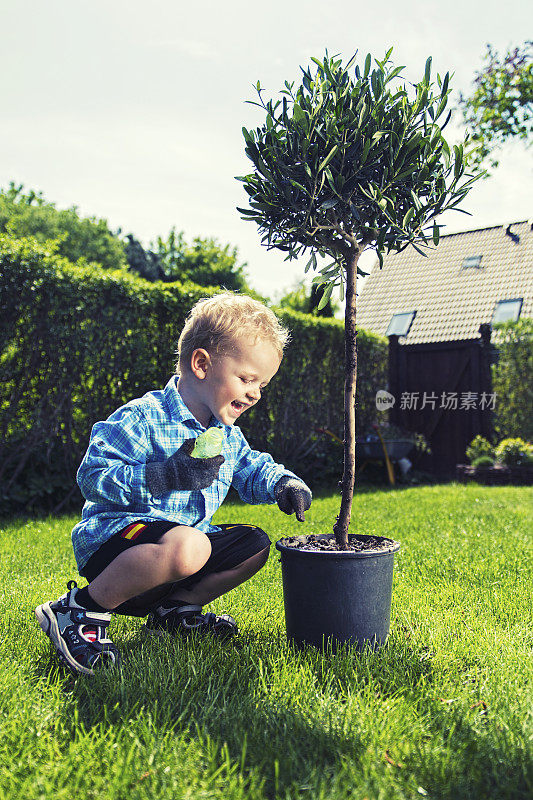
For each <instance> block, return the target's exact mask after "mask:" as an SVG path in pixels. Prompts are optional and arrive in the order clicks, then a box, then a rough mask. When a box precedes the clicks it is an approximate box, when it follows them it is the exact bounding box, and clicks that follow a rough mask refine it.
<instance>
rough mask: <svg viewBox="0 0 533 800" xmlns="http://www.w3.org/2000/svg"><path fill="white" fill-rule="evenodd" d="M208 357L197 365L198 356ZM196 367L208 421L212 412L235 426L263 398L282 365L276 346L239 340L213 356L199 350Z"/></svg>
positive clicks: (198, 392)
mask: <svg viewBox="0 0 533 800" xmlns="http://www.w3.org/2000/svg"><path fill="white" fill-rule="evenodd" d="M197 354H205V357H203V361H202V358H198V356H197V363H195V355H197ZM191 361H192V364H191V366H192V368H193V372H194V374H195V375H196V377H197V378H200V380H199V381H198V382H197V389H198V391H197V396H198V399H201V401H202V403H203V405H204V406H205V411H204V413H203V415H202V416H203V417H204V419H201V418H200V422H202V423H203V424H204V425H207V424H208V423H209V419H210V416H211V413H212V414H214V415H215V417H216V418H217V419H218V420H220V422H222V423H223V424H224V425H233V423H234V422H235V421H236V420H237V419H238V418H239V417H240V415H241V414H242V413H243V412H244V411H246V409H247V408H251V406H253V405H255V404H256V403H257V402H258V401H259V400H260V399H261V389H263V388H264V387H265V386H266V385H267V383H269V381H270V380H271V379H272V378H273V377H274V375H275V374H276V372H277V371H278V369H279V365H280V363H281V360H280V357H279V356H278V353H277V351H276V349H275V347H274V346H273V345H272V344H270V342H267V341H261V340H258V341H257V342H256V343H255V344H250V343H249V342H247V341H246V339H244V338H242V339H237V340H236V341H235V342H234V343H233V346H232V347H231V349H230V350H229V351H228V352H226V353H224V354H219V355H216V354H215V355H213V356H210V355H209V354H208V353H207V352H206V351H205V350H203V351H202V350H195V351H194V353H193V356H192V359H191Z"/></svg>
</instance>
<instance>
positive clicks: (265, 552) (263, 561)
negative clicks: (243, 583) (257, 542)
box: [257, 545, 270, 569]
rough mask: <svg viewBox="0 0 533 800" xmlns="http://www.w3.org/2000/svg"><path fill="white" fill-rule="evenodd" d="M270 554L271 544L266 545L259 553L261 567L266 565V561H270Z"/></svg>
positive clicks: (258, 559) (258, 558)
mask: <svg viewBox="0 0 533 800" xmlns="http://www.w3.org/2000/svg"><path fill="white" fill-rule="evenodd" d="M269 554H270V545H268V547H265V549H264V550H260V551H259V553H258V554H257V561H258V564H259V569H261V567H264V566H265V564H266V562H267V561H268V556H269Z"/></svg>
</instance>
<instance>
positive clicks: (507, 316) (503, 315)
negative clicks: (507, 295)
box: [492, 297, 522, 325]
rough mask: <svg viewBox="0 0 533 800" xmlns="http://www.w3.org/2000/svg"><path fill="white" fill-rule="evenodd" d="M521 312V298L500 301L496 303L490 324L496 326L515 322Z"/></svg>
mask: <svg viewBox="0 0 533 800" xmlns="http://www.w3.org/2000/svg"><path fill="white" fill-rule="evenodd" d="M521 310H522V298H521V297H518V298H515V299H514V300H500V302H499V303H496V307H495V309H494V314H493V315H492V324H493V325H497V324H498V322H517V321H518V318H519V316H520V312H521Z"/></svg>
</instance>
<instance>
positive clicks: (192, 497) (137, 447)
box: [72, 375, 297, 570]
mask: <svg viewBox="0 0 533 800" xmlns="http://www.w3.org/2000/svg"><path fill="white" fill-rule="evenodd" d="M177 381H178V376H177V375H173V376H172V378H171V379H170V380H169V382H168V383H167V385H166V387H165V388H164V389H163V390H160V391H155V392H148V393H147V394H145V395H144V397H141V398H139V399H137V400H131V401H130V402H129V403H126V405H124V406H122V407H121V408H119V409H117V411H115V412H114V413H113V414H111V416H110V417H109V419H107V420H106V421H105V422H97V423H96V425H94V426H93V429H92V432H91V439H90V442H89V448H88V450H87V452H86V454H85V456H84V458H83V461H82V462H81V465H80V468H79V470H78V474H77V481H78V484H79V486H80V489H81V491H82V494H83V496H84V497H85V499H86V501H87V502H86V503H85V505H84V507H83V512H82V519H81V521H80V522H79V523H78V524H77V525H76V526H75V527H74V529H73V531H72V543H73V546H74V555H75V557H76V562H77V564H78V569H80V570H81V569H82V568H83V566H84V564H85V563H86V562H87V561H88V559H89V558H90V556H92V554H93V553H95V552H96V551H97V550H98V548H99V547H100V546H101V545H102V544H103V543H104V542H106V541H107V540H108V539H110V538H111V537H112V536H113V535H114V534H115V533H117V532H118V531H120V530H122V528H125V527H126V526H127V525H130V524H131V523H132V522H136V521H137V520H139V521H140V522H154V521H156V520H165V521H167V520H169V521H171V522H176V524H180V525H190V526H192V527H195V528H198V530H200V531H203V532H204V533H211V532H213V531H217V530H220V528H218V527H217V526H216V525H211V518H212V516H213V514H214V513H215V511H216V510H217V509H218V508H219V507H220V506H221V505H222V502H223V500H224V498H225V497H226V495H227V493H228V491H229V487H230V486H234V487H235V489H237V491H238V493H239V496H240V497H241V499H242V500H244V501H245V502H246V503H275V502H276V500H275V497H274V487H275V485H276V483H277V482H278V481H279V479H280V478H281V477H283V476H284V475H290V476H291V477H297V476H296V475H294V473H293V472H290V471H289V470H287V469H285V468H284V467H283V465H282V464H276V463H275V462H274V460H273V458H272V456H270V455H268V453H261V452H259V451H257V450H252V449H251V447H250V445H249V444H248V442H247V441H246V439H245V438H244V436H243V434H242V433H241V431H240V429H239V428H238V427H236V426H235V425H223V424H222V423H221V422H219V421H218V420H217V419H216V418H215V417H212V418H211V422H210V425H211V426H216V427H219V428H224V431H225V440H224V445H223V449H222V455H223V456H224V458H225V461H224V463H223V464H222V466H221V468H220V472H219V475H218V479H217V480H216V481H215V482H214V483H212V484H211V486H209V487H208V488H207V489H202V490H199V491H175V492H170V493H169V494H168V495H165V496H163V497H161V498H156V497H153V496H152V495H151V493H150V492H149V490H148V487H147V485H146V463H147V462H150V461H164V460H165V459H166V458H168V457H169V456H170V455H172V453H175V452H176V450H177V449H178V448H179V447H180V446H181V445H182V444H183V442H184V441H185V439H190V438H191V437H195V438H196V437H197V436H199V435H200V433H203V432H204V431H205V430H206V429H205V428H204V426H203V425H202V424H201V423H200V422H198V420H197V419H196V418H195V417H194V416H193V414H192V413H191V411H189V409H188V408H187V406H186V405H185V403H184V402H183V399H182V397H181V395H180V394H179V392H178V389H177Z"/></svg>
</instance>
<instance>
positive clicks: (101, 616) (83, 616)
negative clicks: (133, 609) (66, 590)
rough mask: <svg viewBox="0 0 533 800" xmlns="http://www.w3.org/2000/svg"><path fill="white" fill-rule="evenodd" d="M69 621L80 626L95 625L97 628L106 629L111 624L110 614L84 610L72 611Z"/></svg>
mask: <svg viewBox="0 0 533 800" xmlns="http://www.w3.org/2000/svg"><path fill="white" fill-rule="evenodd" d="M71 619H72V621H73V622H76V623H78V624H80V625H96V626H97V627H98V628H107V626H108V625H109V623H110V622H111V614H108V613H105V612H99V611H89V610H88V609H86V608H83V607H80V608H79V609H78V608H76V609H72V611H71Z"/></svg>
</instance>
